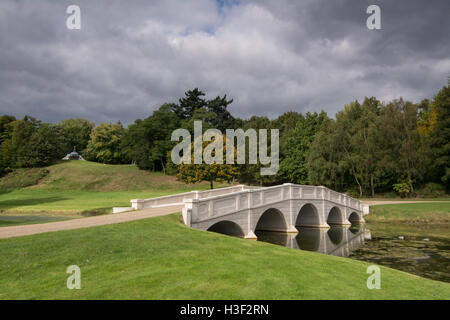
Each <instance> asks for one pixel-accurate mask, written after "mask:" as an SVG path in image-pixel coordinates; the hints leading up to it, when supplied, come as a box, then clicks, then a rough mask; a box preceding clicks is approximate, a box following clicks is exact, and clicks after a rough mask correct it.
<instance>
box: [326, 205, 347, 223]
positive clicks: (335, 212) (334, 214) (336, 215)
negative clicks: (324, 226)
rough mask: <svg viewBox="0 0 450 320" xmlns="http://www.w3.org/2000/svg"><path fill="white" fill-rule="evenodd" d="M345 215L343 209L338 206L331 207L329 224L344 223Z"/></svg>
mask: <svg viewBox="0 0 450 320" xmlns="http://www.w3.org/2000/svg"><path fill="white" fill-rule="evenodd" d="M343 221H344V217H343V215H342V211H341V210H340V209H339V208H338V207H333V208H331V210H330V212H329V213H328V218H327V223H328V224H342V222H343Z"/></svg>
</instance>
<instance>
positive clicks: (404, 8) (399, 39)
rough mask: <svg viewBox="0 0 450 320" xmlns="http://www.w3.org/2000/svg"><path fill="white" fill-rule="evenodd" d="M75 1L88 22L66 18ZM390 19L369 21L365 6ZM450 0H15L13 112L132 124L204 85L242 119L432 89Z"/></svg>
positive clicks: (1, 106) (8, 43) (2, 88)
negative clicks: (77, 26)
mask: <svg viewBox="0 0 450 320" xmlns="http://www.w3.org/2000/svg"><path fill="white" fill-rule="evenodd" d="M70 4H78V5H79V6H80V7H81V10H82V12H81V14H82V29H81V30H80V31H70V30H68V29H67V28H66V27H65V20H66V18H67V14H66V13H65V10H66V8H67V6H68V5H70ZM370 4H377V5H379V6H380V7H381V10H382V28H383V29H382V30H379V31H370V30H368V29H367V28H366V19H367V17H368V15H367V14H366V8H367V7H368V5H370ZM448 12H450V2H449V1H447V0H442V1H439V0H432V1H420V0H408V1H406V0H402V1H392V0H390V1H388V0H384V1H377V0H373V1H365V0H363V1H357V0H336V1H325V0H304V1H288V0H286V1H272V0H259V1H256V0H255V1H246V0H243V1H213V0H192V1H181V0H180V1H177V0H169V1H167V0H166V1H144V0H139V1H119V0H114V1H100V0H89V1H88V0H72V1H50V0H48V1H45V0H39V1H36V0H33V1H31V0H28V1H25V0H4V1H2V2H1V3H0V28H1V31H0V32H1V33H0V113H7V114H13V115H16V116H18V117H21V116H23V115H25V114H30V115H33V116H35V117H37V118H39V119H42V120H45V121H54V122H56V121H60V120H62V119H65V118H68V117H85V118H88V119H91V120H95V121H97V122H98V121H117V120H121V121H122V122H123V123H130V122H132V121H134V119H136V118H142V117H146V116H148V115H149V114H151V112H152V111H153V110H154V109H155V108H157V107H158V106H159V105H161V104H162V103H164V102H173V101H177V99H178V98H179V97H180V96H182V95H183V93H184V91H186V90H188V89H191V88H193V87H199V88H201V89H202V90H204V91H206V92H207V93H208V96H210V97H211V96H215V95H223V94H228V96H229V97H232V98H234V103H233V104H232V106H231V107H230V108H231V111H232V113H233V114H235V115H237V116H241V117H248V116H250V115H253V114H257V115H267V116H270V117H274V116H277V115H279V114H281V113H282V112H284V111H289V110H296V111H300V112H306V111H320V110H321V109H324V110H326V111H328V112H329V113H330V114H331V115H333V114H334V113H335V112H336V111H338V110H339V109H341V108H342V107H343V105H344V104H345V103H348V102H350V101H352V100H355V99H362V98H363V97H364V96H376V97H378V98H379V99H381V100H390V99H394V98H398V97H400V96H402V97H404V98H405V99H410V100H413V101H419V100H421V99H423V98H427V97H428V98H430V97H432V96H433V94H435V93H436V92H437V91H438V90H439V89H440V87H442V86H443V85H444V84H445V80H446V77H447V74H448V73H449V72H450V54H449V53H450V41H448V38H449V35H450V22H449V19H448Z"/></svg>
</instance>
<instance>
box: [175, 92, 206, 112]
mask: <svg viewBox="0 0 450 320" xmlns="http://www.w3.org/2000/svg"><path fill="white" fill-rule="evenodd" d="M204 96H205V93H203V92H202V91H200V90H199V89H198V88H195V89H193V90H189V91H187V92H186V93H185V97H184V98H180V99H179V104H171V105H170V106H171V108H172V110H173V112H175V114H176V115H177V116H178V118H180V119H181V120H187V119H190V118H192V116H193V115H194V112H195V110H197V109H200V108H206V106H207V102H206V100H205V99H203V97H204Z"/></svg>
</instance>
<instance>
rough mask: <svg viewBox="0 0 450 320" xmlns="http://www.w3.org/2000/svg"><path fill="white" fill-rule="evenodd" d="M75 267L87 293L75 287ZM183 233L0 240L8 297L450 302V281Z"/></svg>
mask: <svg viewBox="0 0 450 320" xmlns="http://www.w3.org/2000/svg"><path fill="white" fill-rule="evenodd" d="M69 265H78V266H79V267H80V268H81V290H69V289H67V287H66V281H67V278H68V277H69V274H66V269H67V267H68V266H69ZM368 266H369V264H367V263H364V262H360V261H356V260H352V259H345V258H338V257H334V256H327V255H322V254H319V253H313V252H307V251H299V250H292V249H288V248H284V247H280V246H275V245H271V244H266V243H262V242H256V241H250V240H243V239H237V238H231V237H227V236H223V235H218V234H213V233H209V232H204V231H199V230H195V229H190V228H187V227H185V226H184V225H183V224H182V223H181V222H180V221H179V216H178V215H171V216H165V217H159V218H153V219H146V220H140V221H135V222H127V223H120V224H116V225H109V226H102V227H94V228H87V229H79V230H71V231H60V232H53V233H47V234H40V235H34V236H28V237H21V238H12V239H5V240H0V299H449V298H450V284H448V283H444V282H438V281H433V280H428V279H424V278H420V277H417V276H414V275H411V274H407V273H404V272H401V271H397V270H393V269H389V268H384V267H381V290H369V289H368V288H367V286H366V281H367V278H368V276H369V274H367V273H366V272H367V267H368Z"/></svg>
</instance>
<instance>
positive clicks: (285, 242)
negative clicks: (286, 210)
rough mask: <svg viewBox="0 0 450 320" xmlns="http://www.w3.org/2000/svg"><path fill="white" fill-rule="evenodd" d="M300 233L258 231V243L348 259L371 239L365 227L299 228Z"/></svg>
mask: <svg viewBox="0 0 450 320" xmlns="http://www.w3.org/2000/svg"><path fill="white" fill-rule="evenodd" d="M298 230H299V233H298V234H295V233H294V234H293V233H282V232H269V231H256V236H257V237H258V241H263V242H268V243H272V244H276V245H281V246H285V247H288V248H293V249H300V250H307V251H315V252H320V253H324V254H330V255H335V256H339V257H348V256H349V255H350V253H351V252H352V251H353V250H356V249H357V248H359V247H361V246H363V245H364V241H365V240H366V239H370V231H369V230H367V229H365V227H364V225H353V226H351V227H343V226H332V227H331V228H330V229H323V228H298Z"/></svg>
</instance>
